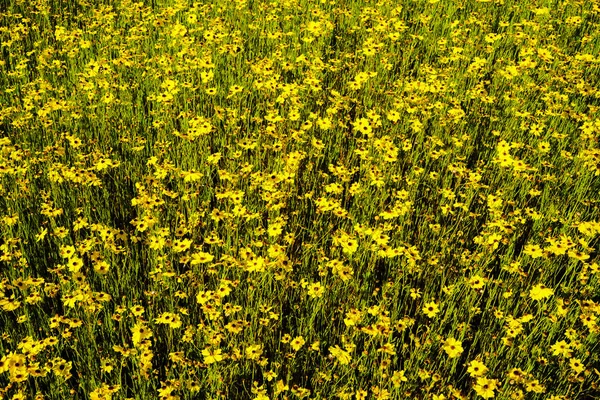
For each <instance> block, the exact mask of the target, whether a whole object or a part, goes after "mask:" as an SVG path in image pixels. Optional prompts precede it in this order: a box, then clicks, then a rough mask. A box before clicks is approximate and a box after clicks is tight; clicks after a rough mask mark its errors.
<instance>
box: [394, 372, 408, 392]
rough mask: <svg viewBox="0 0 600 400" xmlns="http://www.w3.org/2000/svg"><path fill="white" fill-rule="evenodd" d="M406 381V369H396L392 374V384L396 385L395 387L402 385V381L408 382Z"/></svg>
mask: <svg viewBox="0 0 600 400" xmlns="http://www.w3.org/2000/svg"><path fill="white" fill-rule="evenodd" d="M406 381H408V378H406V376H404V370H401V371H394V373H393V374H392V384H393V385H394V387H395V388H398V387H400V382H406Z"/></svg>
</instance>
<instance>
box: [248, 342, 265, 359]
mask: <svg viewBox="0 0 600 400" xmlns="http://www.w3.org/2000/svg"><path fill="white" fill-rule="evenodd" d="M261 354H262V346H261V345H260V344H256V345H253V346H248V347H247V348H246V356H248V358H249V359H251V360H256V359H258V358H259V357H260V355H261Z"/></svg>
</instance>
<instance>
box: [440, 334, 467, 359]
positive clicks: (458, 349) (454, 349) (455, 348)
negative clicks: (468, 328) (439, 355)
mask: <svg viewBox="0 0 600 400" xmlns="http://www.w3.org/2000/svg"><path fill="white" fill-rule="evenodd" d="M463 350H464V349H463V347H462V343H461V342H460V341H458V340H456V339H454V338H448V339H446V341H445V342H444V351H445V352H446V354H448V356H449V357H450V358H455V357H458V356H460V355H461V354H462V352H463Z"/></svg>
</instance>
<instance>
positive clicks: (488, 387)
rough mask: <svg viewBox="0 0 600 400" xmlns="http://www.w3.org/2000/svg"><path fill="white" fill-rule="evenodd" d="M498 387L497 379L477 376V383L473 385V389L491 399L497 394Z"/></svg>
mask: <svg viewBox="0 0 600 400" xmlns="http://www.w3.org/2000/svg"><path fill="white" fill-rule="evenodd" d="M497 387H498V381H497V380H496V379H487V378H484V377H479V378H477V383H476V384H475V385H474V386H473V390H475V393H477V394H478V395H479V396H481V397H483V398H484V399H491V398H493V397H494V396H495V393H494V390H495V389H496V388H497Z"/></svg>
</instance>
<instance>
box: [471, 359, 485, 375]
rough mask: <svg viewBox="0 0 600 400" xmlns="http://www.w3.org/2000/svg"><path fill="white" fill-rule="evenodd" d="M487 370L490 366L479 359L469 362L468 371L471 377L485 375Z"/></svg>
mask: <svg viewBox="0 0 600 400" xmlns="http://www.w3.org/2000/svg"><path fill="white" fill-rule="evenodd" d="M487 370H488V368H487V367H486V366H485V364H484V363H482V362H481V361H479V360H473V361H471V362H470V363H469V368H468V369H467V372H468V373H469V375H471V377H473V378H476V377H479V376H483V375H485V373H486V372H487Z"/></svg>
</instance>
